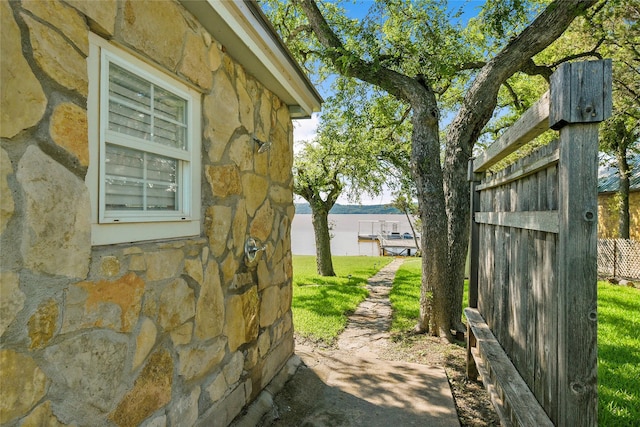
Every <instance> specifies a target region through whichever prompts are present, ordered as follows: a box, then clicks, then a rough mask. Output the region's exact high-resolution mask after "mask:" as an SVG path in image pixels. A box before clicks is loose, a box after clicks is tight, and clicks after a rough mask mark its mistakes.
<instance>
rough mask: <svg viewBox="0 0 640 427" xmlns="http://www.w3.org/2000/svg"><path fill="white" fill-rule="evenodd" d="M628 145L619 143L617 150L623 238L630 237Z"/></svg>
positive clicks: (619, 230) (619, 221)
mask: <svg viewBox="0 0 640 427" xmlns="http://www.w3.org/2000/svg"><path fill="white" fill-rule="evenodd" d="M625 148H626V145H624V144H622V143H619V144H618V149H617V150H616V160H617V162H618V173H619V174H620V187H619V188H618V198H619V203H620V204H619V210H618V215H619V216H618V232H619V234H620V238H621V239H629V238H630V237H629V234H630V230H629V163H628V162H627V153H626V150H625Z"/></svg>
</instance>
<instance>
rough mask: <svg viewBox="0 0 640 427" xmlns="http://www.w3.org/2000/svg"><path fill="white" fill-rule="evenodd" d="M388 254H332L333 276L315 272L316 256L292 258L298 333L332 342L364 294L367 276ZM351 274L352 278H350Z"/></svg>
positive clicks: (295, 321)
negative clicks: (356, 255)
mask: <svg viewBox="0 0 640 427" xmlns="http://www.w3.org/2000/svg"><path fill="white" fill-rule="evenodd" d="M391 260H392V258H390V257H354V256H336V257H333V267H334V270H335V272H336V276H335V277H322V276H318V274H317V273H316V257H314V256H302V255H295V256H294V257H293V302H292V311H293V321H294V325H295V330H296V333H297V334H298V335H300V336H303V337H306V338H309V339H312V340H314V341H322V342H324V343H326V344H331V343H332V342H333V341H334V340H335V338H336V337H337V336H338V334H339V333H340V332H341V331H342V330H343V329H344V327H345V326H346V324H347V316H348V315H349V314H351V313H353V311H354V310H355V309H356V307H357V306H358V304H360V303H361V302H362V301H364V299H365V298H366V297H367V295H368V294H369V292H368V291H367V290H366V288H365V286H366V284H367V279H368V278H369V277H371V276H373V275H374V274H375V273H377V272H378V270H380V269H381V268H382V267H384V266H385V265H387V264H388V263H390V262H391ZM349 276H351V277H349Z"/></svg>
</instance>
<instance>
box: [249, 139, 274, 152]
mask: <svg viewBox="0 0 640 427" xmlns="http://www.w3.org/2000/svg"><path fill="white" fill-rule="evenodd" d="M251 139H252V140H253V142H255V143H256V145H257V146H258V153H266V152H267V151H269V150H270V149H271V141H261V140H259V139H258V138H257V137H256V136H255V135H254V136H253V137H252V138H251Z"/></svg>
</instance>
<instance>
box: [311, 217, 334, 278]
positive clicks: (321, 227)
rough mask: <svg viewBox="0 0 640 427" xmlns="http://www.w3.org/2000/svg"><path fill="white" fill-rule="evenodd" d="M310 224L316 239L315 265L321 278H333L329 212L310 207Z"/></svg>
mask: <svg viewBox="0 0 640 427" xmlns="http://www.w3.org/2000/svg"><path fill="white" fill-rule="evenodd" d="M311 222H312V224H313V232H314V235H315V238H316V265H317V267H318V274H319V275H321V276H335V275H336V273H335V271H333V260H332V259H331V235H330V234H329V211H328V210H327V209H322V208H318V207H317V206H314V205H311Z"/></svg>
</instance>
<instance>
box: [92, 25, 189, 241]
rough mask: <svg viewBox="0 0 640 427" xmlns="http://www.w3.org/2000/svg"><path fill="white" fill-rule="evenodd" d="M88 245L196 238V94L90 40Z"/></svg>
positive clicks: (115, 49)
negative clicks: (89, 239) (89, 208)
mask: <svg viewBox="0 0 640 427" xmlns="http://www.w3.org/2000/svg"><path fill="white" fill-rule="evenodd" d="M89 40H90V52H89V58H88V66H89V70H88V71H89V97H88V101H87V103H88V107H87V110H88V122H89V123H88V124H89V126H88V128H89V158H90V160H89V170H88V172H87V185H88V186H89V191H90V195H91V205H92V209H91V215H92V243H93V244H109V243H122V242H133V241H140V240H155V239H164V238H173V237H183V236H192V235H199V234H200V170H201V165H200V164H201V159H200V155H201V153H200V145H201V142H200V138H201V136H200V135H201V127H200V114H201V110H200V99H201V96H200V93H199V92H198V91H196V90H194V89H193V88H191V87H189V86H187V85H186V84H184V83H182V82H181V81H179V80H177V79H176V78H174V77H172V76H170V75H168V74H165V73H163V72H162V71H160V70H158V69H156V68H154V67H152V66H150V65H149V64H147V63H145V62H144V61H142V60H140V59H138V58H137V57H135V56H133V55H131V54H129V53H128V52H126V51H124V50H123V49H120V48H118V47H116V46H114V45H112V44H110V43H109V42H107V41H105V40H103V39H102V38H100V37H98V36H96V35H94V34H90V38H89Z"/></svg>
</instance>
